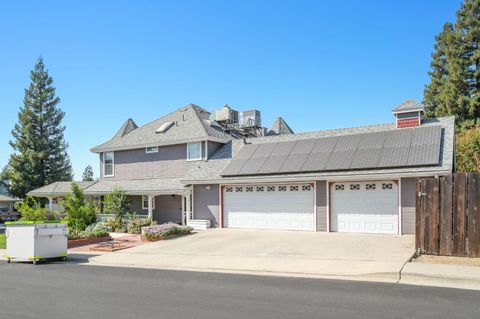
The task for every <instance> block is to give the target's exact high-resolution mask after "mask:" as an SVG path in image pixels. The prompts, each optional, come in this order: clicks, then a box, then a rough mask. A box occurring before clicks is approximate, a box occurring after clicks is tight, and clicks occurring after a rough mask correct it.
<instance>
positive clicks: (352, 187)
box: [350, 184, 360, 191]
mask: <svg viewBox="0 0 480 319" xmlns="http://www.w3.org/2000/svg"><path fill="white" fill-rule="evenodd" d="M350 190H351V191H358V190H360V184H350Z"/></svg>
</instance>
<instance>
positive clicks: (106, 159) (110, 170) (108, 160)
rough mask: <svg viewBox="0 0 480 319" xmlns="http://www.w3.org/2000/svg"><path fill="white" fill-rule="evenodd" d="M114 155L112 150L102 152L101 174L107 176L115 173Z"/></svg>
mask: <svg viewBox="0 0 480 319" xmlns="http://www.w3.org/2000/svg"><path fill="white" fill-rule="evenodd" d="M114 161H115V155H114V153H113V152H106V153H103V176H104V177H109V176H113V175H115V170H114V167H113V166H114V164H115V163H114Z"/></svg>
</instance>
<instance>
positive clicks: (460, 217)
mask: <svg viewBox="0 0 480 319" xmlns="http://www.w3.org/2000/svg"><path fill="white" fill-rule="evenodd" d="M453 181H454V183H453V185H454V186H453V187H454V193H453V254H454V255H455V256H465V214H466V208H467V207H466V192H467V175H466V174H462V173H458V174H454V175H453Z"/></svg>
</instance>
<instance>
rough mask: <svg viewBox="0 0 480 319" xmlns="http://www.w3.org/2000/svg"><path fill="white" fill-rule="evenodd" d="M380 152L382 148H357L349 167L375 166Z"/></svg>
mask: <svg viewBox="0 0 480 319" xmlns="http://www.w3.org/2000/svg"><path fill="white" fill-rule="evenodd" d="M381 154H382V148H371V149H358V150H357V152H356V153H355V156H354V157H353V160H352V164H351V165H350V168H352V169H365V168H376V167H377V165H378V161H379V159H380V155H381Z"/></svg>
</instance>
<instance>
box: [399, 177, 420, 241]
mask: <svg viewBox="0 0 480 319" xmlns="http://www.w3.org/2000/svg"><path fill="white" fill-rule="evenodd" d="M417 181H418V178H402V190H401V193H402V198H401V205H402V233H403V234H415V195H416V194H415V192H416V190H415V187H416V183H417Z"/></svg>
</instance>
